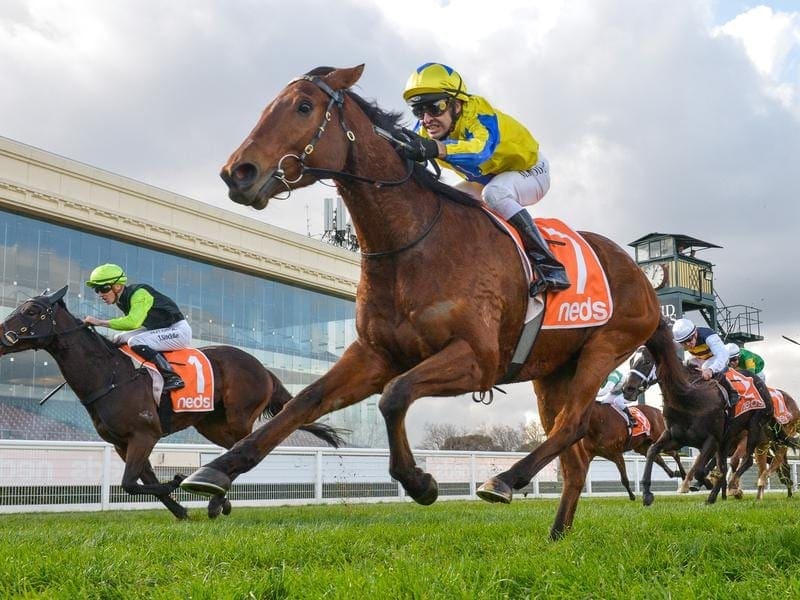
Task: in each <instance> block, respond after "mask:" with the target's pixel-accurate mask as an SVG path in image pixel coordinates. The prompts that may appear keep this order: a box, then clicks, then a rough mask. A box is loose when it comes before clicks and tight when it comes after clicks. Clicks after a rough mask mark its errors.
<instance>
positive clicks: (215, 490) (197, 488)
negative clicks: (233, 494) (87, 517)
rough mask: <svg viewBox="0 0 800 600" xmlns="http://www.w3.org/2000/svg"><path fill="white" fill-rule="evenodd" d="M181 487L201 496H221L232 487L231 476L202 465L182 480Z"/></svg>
mask: <svg viewBox="0 0 800 600" xmlns="http://www.w3.org/2000/svg"><path fill="white" fill-rule="evenodd" d="M181 489H183V490H186V491H187V492H192V493H195V494H200V495H201V496H219V495H220V494H227V493H228V490H230V489H231V478H230V477H228V476H227V475H226V474H225V473H223V472H222V471H217V470H216V469H212V468H211V467H200V468H199V469H197V471H195V472H194V473H192V474H191V475H189V476H188V477H187V478H186V479H184V480H183V481H182V482H181Z"/></svg>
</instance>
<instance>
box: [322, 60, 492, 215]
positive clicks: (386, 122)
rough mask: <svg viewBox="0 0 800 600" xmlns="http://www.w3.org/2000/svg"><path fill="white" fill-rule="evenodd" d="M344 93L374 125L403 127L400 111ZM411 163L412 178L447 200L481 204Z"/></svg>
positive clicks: (328, 69) (326, 69)
mask: <svg viewBox="0 0 800 600" xmlns="http://www.w3.org/2000/svg"><path fill="white" fill-rule="evenodd" d="M333 70H334V68H333V67H317V68H316V69H312V70H311V71H309V72H308V73H306V75H307V76H309V77H323V76H325V75H327V74H328V73H330V72H331V71H333ZM344 93H345V94H346V95H347V97H348V98H350V99H351V100H353V102H355V103H356V104H357V105H358V107H359V108H360V109H361V110H362V111H364V114H366V115H367V117H368V118H369V120H370V121H372V123H373V124H374V125H377V126H378V127H380V128H381V129H385V130H386V131H390V132H393V133H400V132H401V130H402V129H403V128H404V124H403V122H402V114H401V113H399V112H395V111H387V110H384V109H382V108H380V107H379V106H378V105H377V103H376V102H374V101H369V100H365V99H364V98H362V97H361V96H359V95H358V94H356V93H355V92H354V91H353V90H352V89H347V90H344ZM413 165H414V167H413V168H414V171H413V175H412V178H413V179H414V181H415V182H416V183H417V184H419V185H420V186H422V187H424V188H426V189H429V190H431V191H432V192H434V193H436V194H439V195H441V196H444V197H445V198H448V199H449V200H453V201H454V202H458V203H459V204H464V205H465V206H472V207H475V208H480V207H481V206H482V204H481V202H480V201H479V200H478V199H477V198H474V197H473V196H471V195H469V194H467V193H465V192H462V191H460V190H457V189H456V188H454V187H453V186H451V185H448V184H446V183H444V182H443V181H441V180H440V179H439V178H438V177H437V176H436V175H435V174H434V173H432V172H431V171H429V170H428V169H426V168H425V167H424V166H423V165H421V164H419V163H413Z"/></svg>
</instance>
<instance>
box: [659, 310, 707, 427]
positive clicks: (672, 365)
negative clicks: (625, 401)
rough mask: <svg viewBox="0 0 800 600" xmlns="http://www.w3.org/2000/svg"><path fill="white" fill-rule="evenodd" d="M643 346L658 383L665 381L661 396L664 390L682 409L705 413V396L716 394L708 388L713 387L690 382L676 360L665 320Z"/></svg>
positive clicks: (683, 367)
mask: <svg viewBox="0 0 800 600" xmlns="http://www.w3.org/2000/svg"><path fill="white" fill-rule="evenodd" d="M645 346H646V347H647V349H648V350H649V351H650V353H651V354H652V355H653V358H654V359H655V362H656V375H657V376H658V381H660V382H664V383H666V382H667V381H668V382H669V383H668V384H666V385H664V386H662V391H663V393H664V395H665V396H666V395H667V393H668V392H667V389H669V390H670V391H671V393H672V394H673V395H674V396H676V397H677V398H676V400H678V401H679V402H680V405H681V407H682V408H683V409H685V410H687V411H690V412H695V411H696V412H707V411H708V410H709V408H710V406H709V403H708V398H707V397H706V396H705V395H706V394H709V393H715V394H716V391H715V390H714V388H713V387H712V386H716V385H717V384H716V383H714V382H703V381H700V382H692V381H691V379H690V378H689V374H690V371H689V369H687V367H685V366H684V365H683V363H681V361H680V360H679V359H678V354H677V352H676V351H675V341H674V339H673V337H672V328H671V327H670V324H669V322H668V321H667V320H666V319H664V318H662V319H661V320H660V322H659V324H658V327H657V328H656V330H655V332H654V333H653V335H652V336H651V337H650V339H649V340H647V341H646V342H645Z"/></svg>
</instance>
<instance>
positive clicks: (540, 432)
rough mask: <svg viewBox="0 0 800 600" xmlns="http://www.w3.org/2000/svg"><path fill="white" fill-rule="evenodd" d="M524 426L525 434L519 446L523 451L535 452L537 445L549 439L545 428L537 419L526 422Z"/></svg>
mask: <svg viewBox="0 0 800 600" xmlns="http://www.w3.org/2000/svg"><path fill="white" fill-rule="evenodd" d="M522 427H523V430H524V432H525V434H524V437H523V440H522V444H521V445H520V446H519V447H518V448H517V450H519V451H521V452H533V450H535V449H536V447H537V446H540V445H541V444H542V442H544V441H545V440H546V439H547V434H546V433H545V432H544V429H543V428H542V426H541V425H540V424H539V423H537V422H535V421H531V422H530V423H526V424H524V425H523V426H522Z"/></svg>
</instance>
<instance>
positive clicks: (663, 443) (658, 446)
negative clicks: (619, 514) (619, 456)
mask: <svg viewBox="0 0 800 600" xmlns="http://www.w3.org/2000/svg"><path fill="white" fill-rule="evenodd" d="M672 443H673V440H672V434H671V433H670V431H669V429H665V430H664V433H662V434H661V437H659V438H658V439H657V440H656V441H655V442H653V445H652V446H650V448H648V449H647V460H646V461H645V463H644V471H643V472H642V481H641V483H642V503H643V504H644V505H645V506H650V505H651V504H652V503H653V500H654V499H655V497H654V496H653V492H651V491H650V486H651V483H652V476H653V462H654V460H655V457H656V456H658V454H659V452H661V451H662V450H663V449H665V448H668V447H669V446H670V445H671V444H672Z"/></svg>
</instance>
